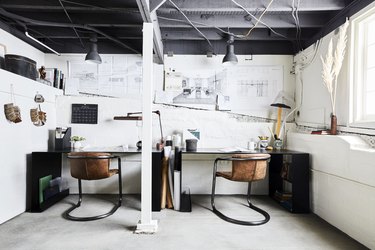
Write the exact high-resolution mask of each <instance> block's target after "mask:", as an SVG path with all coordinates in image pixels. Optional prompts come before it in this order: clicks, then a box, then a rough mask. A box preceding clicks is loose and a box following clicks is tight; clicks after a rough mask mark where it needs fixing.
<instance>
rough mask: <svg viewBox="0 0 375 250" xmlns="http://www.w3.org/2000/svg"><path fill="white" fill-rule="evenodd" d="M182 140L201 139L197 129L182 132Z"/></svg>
mask: <svg viewBox="0 0 375 250" xmlns="http://www.w3.org/2000/svg"><path fill="white" fill-rule="evenodd" d="M183 138H184V140H187V139H197V140H200V139H201V132H200V131H199V129H197V128H192V129H185V130H184V132H183Z"/></svg>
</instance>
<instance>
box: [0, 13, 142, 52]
mask: <svg viewBox="0 0 375 250" xmlns="http://www.w3.org/2000/svg"><path fill="white" fill-rule="evenodd" d="M0 14H1V15H3V16H5V17H8V18H11V19H15V20H18V21H22V22H25V23H29V24H33V25H38V26H49V27H64V28H79V29H85V30H90V31H93V32H96V33H98V34H100V35H102V36H104V37H106V38H107V39H108V40H111V41H112V42H114V43H117V44H118V45H120V46H122V47H124V48H126V49H129V50H131V51H133V52H134V53H136V54H141V52H139V51H138V50H136V49H133V48H132V47H130V46H128V45H126V44H125V43H123V42H121V41H120V40H118V39H116V38H114V37H112V36H110V35H107V34H106V33H104V32H102V31H100V30H98V29H96V28H94V27H91V26H89V25H85V24H84V25H82V24H70V23H54V22H48V21H39V20H34V19H30V18H27V17H22V16H19V15H16V14H13V13H10V12H8V11H6V10H4V9H3V8H0Z"/></svg>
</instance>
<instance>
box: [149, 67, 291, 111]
mask: <svg viewBox="0 0 375 250" xmlns="http://www.w3.org/2000/svg"><path fill="white" fill-rule="evenodd" d="M283 78H284V76H283V67H282V66H249V65H247V66H236V67H230V68H223V67H222V66H221V65H220V66H219V65H218V67H217V68H213V69H205V70H199V69H190V68H189V67H188V66H186V67H185V68H184V69H178V70H177V69H165V84H164V90H165V92H166V93H169V94H159V96H161V95H163V97H164V100H163V101H162V98H156V99H155V100H156V101H157V102H160V101H162V102H165V103H173V104H178V105H184V104H189V105H200V104H204V105H206V104H209V105H216V107H215V108H216V109H217V110H232V111H234V112H238V113H244V114H246V113H249V112H248V111H255V110H257V111H260V110H261V111H264V110H267V109H268V108H269V105H270V103H271V102H272V101H273V99H274V98H275V96H276V95H277V93H278V92H279V91H281V90H282V88H283ZM170 95H173V97H170Z"/></svg>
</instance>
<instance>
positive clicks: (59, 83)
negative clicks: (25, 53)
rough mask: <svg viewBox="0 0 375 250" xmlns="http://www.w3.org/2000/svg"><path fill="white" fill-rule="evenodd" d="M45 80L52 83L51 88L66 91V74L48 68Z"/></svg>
mask: <svg viewBox="0 0 375 250" xmlns="http://www.w3.org/2000/svg"><path fill="white" fill-rule="evenodd" d="M45 71H46V78H45V80H46V81H48V82H50V83H51V86H53V87H55V88H57V89H64V84H65V79H64V74H63V73H62V71H61V70H59V69H57V68H46V69H45Z"/></svg>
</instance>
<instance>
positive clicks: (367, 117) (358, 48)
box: [351, 9, 375, 128]
mask: <svg viewBox="0 0 375 250" xmlns="http://www.w3.org/2000/svg"><path fill="white" fill-rule="evenodd" d="M352 24H353V26H352V27H353V31H352V36H353V38H352V44H353V47H352V58H353V60H352V61H353V67H352V68H353V94H354V96H353V97H354V98H353V116H352V122H353V123H352V124H351V125H352V126H358V127H367V128H375V9H372V10H370V11H368V12H367V13H365V14H363V15H361V16H359V17H358V18H356V19H354V20H353V23H352Z"/></svg>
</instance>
